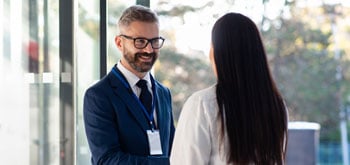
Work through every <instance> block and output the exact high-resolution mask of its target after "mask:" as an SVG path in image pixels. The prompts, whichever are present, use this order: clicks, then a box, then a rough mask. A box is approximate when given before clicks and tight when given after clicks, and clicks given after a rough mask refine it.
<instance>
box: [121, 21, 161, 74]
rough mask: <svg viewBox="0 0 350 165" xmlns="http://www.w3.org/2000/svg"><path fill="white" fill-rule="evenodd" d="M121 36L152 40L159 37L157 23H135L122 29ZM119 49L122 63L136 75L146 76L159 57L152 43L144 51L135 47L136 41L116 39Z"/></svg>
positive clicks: (123, 38) (124, 38) (122, 38)
mask: <svg viewBox="0 0 350 165" xmlns="http://www.w3.org/2000/svg"><path fill="white" fill-rule="evenodd" d="M120 31H121V34H122V35H125V36H128V37H132V38H146V39H152V38H155V37H159V27H158V24H157V23H147V22H139V21H136V22H133V23H131V24H130V25H129V26H128V27H121V29H120ZM115 42H116V45H117V47H118V49H119V50H120V51H121V52H122V59H121V63H122V64H123V65H124V67H126V68H127V69H128V70H130V71H131V72H133V73H134V74H136V75H138V76H139V75H144V74H145V73H146V72H148V71H150V70H151V69H152V66H153V64H154V62H155V61H156V60H157V58H158V55H159V49H153V48H152V45H151V43H148V44H147V46H146V47H145V48H143V49H138V48H136V47H135V46H134V40H133V39H130V38H126V37H122V36H118V37H116V39H115Z"/></svg>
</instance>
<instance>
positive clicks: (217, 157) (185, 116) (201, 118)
mask: <svg viewBox="0 0 350 165" xmlns="http://www.w3.org/2000/svg"><path fill="white" fill-rule="evenodd" d="M215 89H216V88H215V86H211V87H209V88H206V89H203V90H201V91H198V92H195V93H194V94H192V95H191V96H190V97H189V98H188V100H187V101H186V102H185V104H184V106H183V108H182V111H181V114H180V117H179V120H178V123H177V127H176V131H175V137H174V141H173V145H172V151H171V156H170V164H171V165H206V164H213V165H220V164H226V163H225V162H226V161H225V160H226V159H225V155H224V153H225V152H224V151H225V146H227V145H226V144H227V142H225V144H224V145H222V146H221V148H219V130H220V120H218V117H217V115H218V106H217V101H216V92H215ZM219 149H220V150H219Z"/></svg>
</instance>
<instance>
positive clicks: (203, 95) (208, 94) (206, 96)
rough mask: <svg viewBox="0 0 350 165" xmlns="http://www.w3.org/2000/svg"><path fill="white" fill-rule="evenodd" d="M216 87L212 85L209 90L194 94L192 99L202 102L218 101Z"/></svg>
mask: <svg viewBox="0 0 350 165" xmlns="http://www.w3.org/2000/svg"><path fill="white" fill-rule="evenodd" d="M215 91H216V86H215V85H212V86H210V87H208V88H205V89H202V90H199V91H196V92H194V93H193V94H192V95H191V96H190V98H192V99H196V100H200V101H210V100H215V99H216V92H215Z"/></svg>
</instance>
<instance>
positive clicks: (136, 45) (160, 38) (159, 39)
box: [119, 34, 165, 49]
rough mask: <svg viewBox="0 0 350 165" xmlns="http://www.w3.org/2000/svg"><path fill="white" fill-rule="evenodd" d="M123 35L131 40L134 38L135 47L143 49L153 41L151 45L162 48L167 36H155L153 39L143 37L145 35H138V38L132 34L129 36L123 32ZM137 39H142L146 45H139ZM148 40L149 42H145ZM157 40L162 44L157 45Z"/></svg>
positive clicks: (154, 47)
mask: <svg viewBox="0 0 350 165" xmlns="http://www.w3.org/2000/svg"><path fill="white" fill-rule="evenodd" d="M119 36H121V37H124V38H126V39H129V40H133V41H134V47H135V48H137V49H143V48H145V47H147V45H148V43H151V46H152V48H153V49H160V48H161V47H162V46H163V44H164V40H165V38H163V37H155V38H151V39H147V38H143V37H137V38H133V37H131V36H127V35H124V34H121V35H119ZM137 41H140V42H141V43H144V45H138V44H137V43H136V42H137ZM145 41H147V42H145ZM156 41H158V42H160V44H158V45H156V44H155V43H156Z"/></svg>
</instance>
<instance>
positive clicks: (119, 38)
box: [114, 36, 123, 50]
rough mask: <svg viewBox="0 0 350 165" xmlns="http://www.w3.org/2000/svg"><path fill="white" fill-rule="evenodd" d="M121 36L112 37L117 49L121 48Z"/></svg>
mask: <svg viewBox="0 0 350 165" xmlns="http://www.w3.org/2000/svg"><path fill="white" fill-rule="evenodd" d="M122 42H123V41H122V38H121V37H120V36H115V38H114V44H115V45H116V46H117V48H118V49H119V50H122V49H123V43H122Z"/></svg>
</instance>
